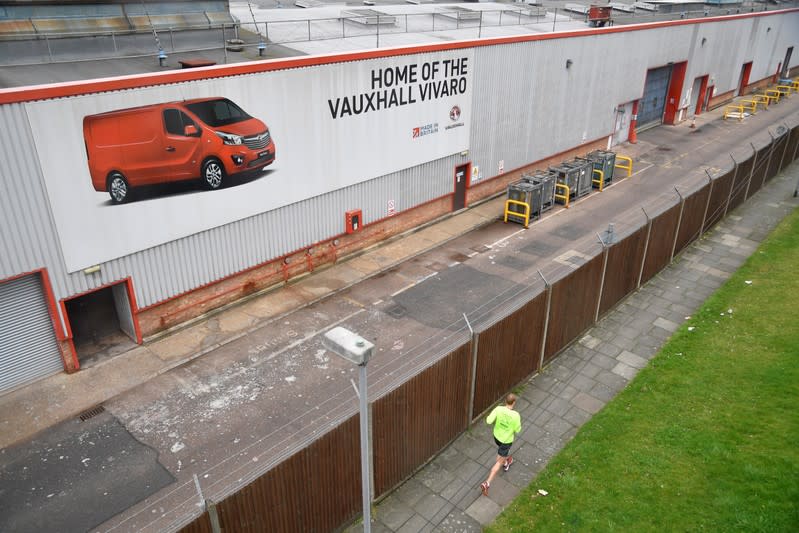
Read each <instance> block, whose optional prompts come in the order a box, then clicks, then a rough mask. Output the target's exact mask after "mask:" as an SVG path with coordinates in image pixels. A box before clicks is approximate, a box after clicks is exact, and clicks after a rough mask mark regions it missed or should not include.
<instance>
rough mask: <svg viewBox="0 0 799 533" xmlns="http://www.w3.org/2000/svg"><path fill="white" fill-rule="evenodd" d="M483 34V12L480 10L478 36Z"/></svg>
mask: <svg viewBox="0 0 799 533" xmlns="http://www.w3.org/2000/svg"><path fill="white" fill-rule="evenodd" d="M482 36H483V12H482V11H481V12H480V22H479V23H478V25H477V38H478V39H480V38H481V37H482Z"/></svg>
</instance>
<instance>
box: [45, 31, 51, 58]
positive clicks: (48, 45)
mask: <svg viewBox="0 0 799 533" xmlns="http://www.w3.org/2000/svg"><path fill="white" fill-rule="evenodd" d="M44 42H45V43H47V57H49V58H50V62H51V63H52V62H53V51H52V50H51V49H50V38H49V37H48V36H47V34H45V35H44Z"/></svg>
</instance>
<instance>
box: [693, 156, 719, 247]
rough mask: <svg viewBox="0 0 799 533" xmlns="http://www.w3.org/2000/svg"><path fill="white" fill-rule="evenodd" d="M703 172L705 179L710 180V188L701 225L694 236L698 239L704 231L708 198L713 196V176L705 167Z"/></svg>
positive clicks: (708, 205)
mask: <svg viewBox="0 0 799 533" xmlns="http://www.w3.org/2000/svg"><path fill="white" fill-rule="evenodd" d="M705 174H707V179H709V180H710V190H709V191H708V193H707V202H705V213H704V214H703V215H702V225H701V226H700V228H699V235H697V236H696V238H697V239H698V238H699V237H700V236H702V234H703V233H705V222H707V210H708V208H709V207H710V199H711V198H712V197H713V185H714V184H715V182H714V181H713V177H712V176H711V175H710V172H708V171H707V169H705Z"/></svg>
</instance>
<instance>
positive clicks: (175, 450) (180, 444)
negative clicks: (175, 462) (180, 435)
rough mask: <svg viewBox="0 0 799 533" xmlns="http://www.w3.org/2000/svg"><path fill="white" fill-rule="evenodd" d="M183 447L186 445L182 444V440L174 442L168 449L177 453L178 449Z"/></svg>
mask: <svg viewBox="0 0 799 533" xmlns="http://www.w3.org/2000/svg"><path fill="white" fill-rule="evenodd" d="M185 447H186V445H185V444H183V443H182V442H176V443H175V444H173V445H172V447H171V448H170V449H169V451H171V452H172V453H178V452H179V451H180V450H182V449H183V448H185Z"/></svg>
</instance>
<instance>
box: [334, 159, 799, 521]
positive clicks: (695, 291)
mask: <svg viewBox="0 0 799 533" xmlns="http://www.w3.org/2000/svg"><path fill="white" fill-rule="evenodd" d="M797 179H799V163H794V164H793V165H791V166H790V167H788V168H787V169H786V170H785V171H784V172H783V174H781V175H779V176H777V177H775V178H774V179H773V180H772V181H771V182H769V183H768V184H767V185H766V186H765V187H764V188H763V189H762V190H760V191H759V192H758V193H757V194H756V195H755V196H754V197H752V198H751V199H750V200H748V201H747V202H746V203H745V204H743V205H742V206H740V207H739V208H738V209H736V210H735V211H732V212H731V213H730V214H728V216H727V218H726V219H724V220H722V221H721V222H720V223H719V224H718V225H717V226H716V227H715V228H714V229H713V230H711V231H710V232H709V233H708V234H706V235H705V236H704V237H703V238H701V239H700V240H698V241H696V242H694V243H693V244H691V245H690V246H689V247H688V248H686V250H685V251H684V252H683V253H682V254H681V255H680V256H679V257H678V258H676V260H675V261H674V263H672V264H671V265H670V266H668V267H667V268H666V269H664V270H663V271H662V272H661V273H660V274H658V275H657V276H655V277H654V278H653V279H652V280H650V281H649V282H648V283H647V284H646V285H644V286H642V287H641V289H640V290H638V291H637V292H635V293H633V294H632V295H630V296H628V297H627V298H626V299H625V300H623V301H622V302H621V303H620V304H619V305H618V306H617V307H616V308H615V309H614V310H612V311H611V312H610V313H608V314H607V315H606V316H605V317H604V318H602V319H601V320H600V321H599V322H598V323H597V324H596V325H595V326H594V327H593V328H591V329H590V330H589V331H588V332H587V333H586V334H585V335H584V336H583V337H582V338H581V339H580V340H579V341H578V342H576V343H574V344H572V345H571V346H570V347H568V348H567V349H566V350H565V351H564V352H563V353H561V354H560V356H558V357H557V358H556V359H555V360H554V361H553V362H552V363H551V364H550V365H549V366H547V367H546V368H545V369H544V370H543V371H542V372H541V373H540V374H538V375H536V376H534V377H532V378H531V379H530V380H529V381H528V382H527V383H526V384H525V386H524V390H523V392H521V393H520V394H519V401H518V402H517V410H518V411H519V413H520V414H521V417H522V429H523V431H522V433H521V434H520V436H519V437H517V439H516V440H515V442H514V446H513V448H512V454H513V456H514V458H515V462H514V464H513V466H512V467H511V469H510V471H509V472H508V473H506V474H505V473H502V472H500V474H499V475H498V476H497V477H496V478H495V479H494V481H493V482H492V484H491V489H490V491H489V495H488V497H483V496H482V495H481V493H480V487H479V484H480V482H481V481H484V480H485V478H486V477H487V475H488V470H489V467H490V466H491V464H492V463H493V461H494V458H495V457H496V446H495V445H494V443H493V440H492V437H491V428H490V427H489V426H488V425H486V424H485V423H484V422H483V421H480V422H478V423H476V424H474V425H473V426H472V427H471V428H470V430H469V431H467V432H466V433H464V434H463V435H461V436H460V437H459V438H458V439H456V440H455V442H453V443H452V444H451V445H450V446H449V447H448V448H447V449H446V450H444V451H443V452H442V453H441V454H440V455H439V456H438V457H436V458H435V459H434V460H433V461H432V462H430V463H429V464H428V465H427V466H425V467H424V468H422V469H421V470H420V471H419V472H418V473H417V474H416V475H415V476H413V478H412V479H410V480H408V481H407V482H405V483H404V484H403V485H402V486H401V487H400V488H399V489H398V490H397V491H396V492H394V493H393V494H391V495H390V496H388V497H387V498H385V499H384V500H383V501H382V502H380V504H379V505H377V507H376V510H375V511H374V512H373V514H372V517H373V526H372V531H373V532H375V533H380V532H389V531H390V532H398V533H412V532H427V531H435V532H441V533H444V532H453V533H454V532H466V531H475V532H477V531H481V530H482V526H484V525H486V524H489V523H490V522H492V521H493V520H494V518H495V517H496V516H497V515H498V514H499V513H500V511H501V510H502V509H503V507H505V506H506V505H508V504H509V503H510V502H511V501H512V500H513V498H515V497H516V496H517V495H518V494H519V492H520V491H521V490H522V489H523V488H524V487H526V486H527V485H529V484H530V483H533V484H534V483H535V477H536V475H537V474H538V473H539V472H540V471H541V470H542V469H543V468H544V467H545V466H546V464H547V463H548V462H549V460H550V459H552V457H554V456H555V454H557V453H558V451H559V450H560V449H561V448H563V447H564V446H565V445H566V443H568V442H569V441H570V440H571V438H572V437H574V435H576V434H577V432H578V431H579V429H580V427H581V426H582V425H583V424H584V423H585V422H586V421H587V420H588V419H590V418H591V416H592V415H594V414H595V413H597V412H598V411H600V410H601V409H602V408H603V407H604V406H605V404H607V403H608V402H610V401H611V400H612V399H613V398H614V397H615V396H616V394H618V393H619V392H620V391H621V390H622V389H623V388H624V387H626V386H627V384H628V383H629V382H630V381H631V380H632V379H634V378H635V376H636V374H637V373H638V371H639V370H640V369H642V368H643V367H644V366H646V365H647V363H648V361H649V360H650V359H651V358H652V357H654V356H655V355H656V354H657V353H658V351H659V350H660V348H661V347H662V346H663V345H664V344H665V342H666V341H667V340H668V338H669V337H670V336H671V334H672V333H674V332H675V331H676V330H677V329H678V328H679V327H680V324H682V323H683V322H684V321H685V320H686V319H687V318H689V317H690V315H691V314H692V313H694V312H696V311H697V310H698V309H699V307H700V306H701V305H702V303H703V302H704V301H705V299H706V298H707V297H708V296H710V295H711V294H712V293H713V292H714V291H715V290H716V289H718V288H719V287H720V286H721V285H722V284H723V283H724V282H725V281H726V280H727V279H728V278H729V277H730V276H731V275H732V273H733V272H735V271H736V270H737V269H738V267H740V266H741V265H742V264H743V263H744V261H746V259H747V258H748V257H749V256H750V255H751V254H752V253H753V252H754V251H755V250H756V248H757V246H758V245H759V243H760V242H761V241H763V240H764V239H765V238H766V236H768V234H769V233H770V232H771V230H772V229H773V228H774V227H775V226H776V225H777V224H778V223H779V222H780V221H781V220H782V219H783V218H784V217H785V216H786V215H788V214H789V213H790V212H791V211H792V210H793V209H795V208H796V207H797V206H799V198H796V197H794V196H793V193H794V190H795V189H796V186H797ZM539 488H541V489H544V490H546V489H547V487H539ZM361 530H362V525H361V524H355V525H353V526H351V527H350V528H349V529H347V531H348V532H350V533H355V532H357V531H361Z"/></svg>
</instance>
